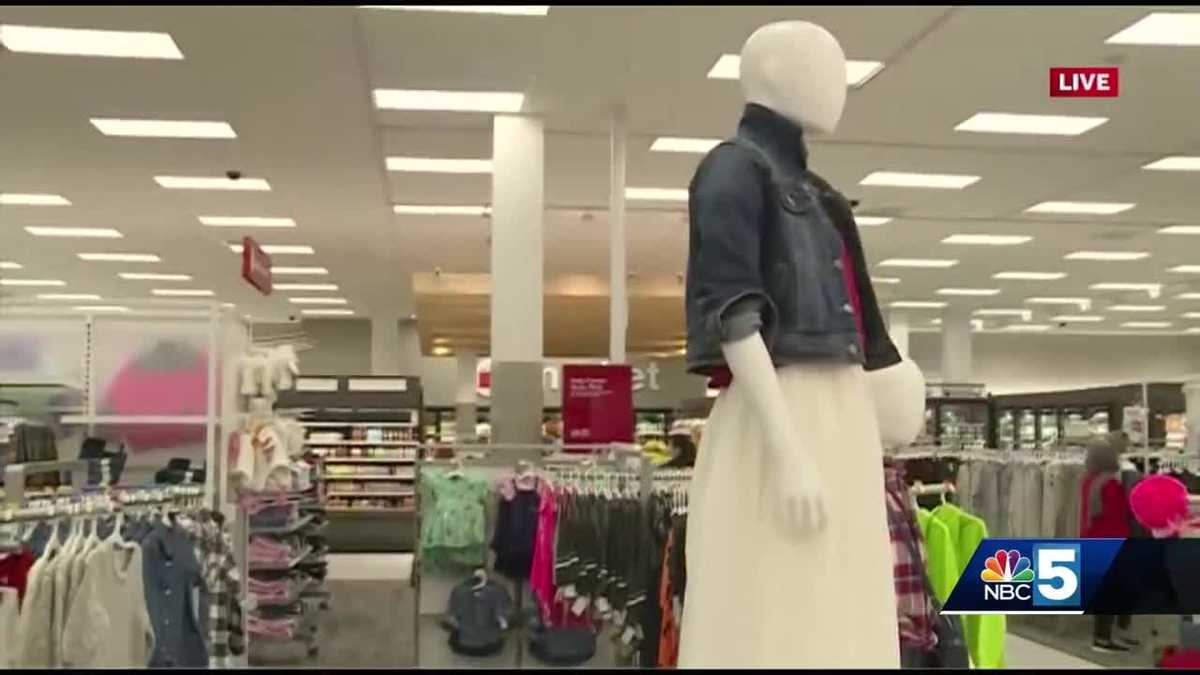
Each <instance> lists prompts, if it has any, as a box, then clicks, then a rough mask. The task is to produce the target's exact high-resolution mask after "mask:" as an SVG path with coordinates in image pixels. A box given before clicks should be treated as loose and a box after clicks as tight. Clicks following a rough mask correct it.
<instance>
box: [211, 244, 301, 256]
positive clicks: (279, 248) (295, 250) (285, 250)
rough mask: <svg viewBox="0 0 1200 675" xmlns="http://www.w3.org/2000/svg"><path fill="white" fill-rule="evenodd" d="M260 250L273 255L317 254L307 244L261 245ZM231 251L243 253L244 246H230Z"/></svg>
mask: <svg viewBox="0 0 1200 675" xmlns="http://www.w3.org/2000/svg"><path fill="white" fill-rule="evenodd" d="M259 248H261V249H262V250H263V253H269V254H271V255H313V254H315V253H316V251H314V250H313V247H311V246H307V245H305V244H260V245H259ZM229 250H231V251H233V252H234V253H241V252H242V245H241V244H230V245H229Z"/></svg>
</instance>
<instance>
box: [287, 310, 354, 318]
mask: <svg viewBox="0 0 1200 675" xmlns="http://www.w3.org/2000/svg"><path fill="white" fill-rule="evenodd" d="M300 313H301V314H303V315H304V316H354V310H352V309H302V310H300Z"/></svg>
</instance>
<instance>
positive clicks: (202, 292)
mask: <svg viewBox="0 0 1200 675" xmlns="http://www.w3.org/2000/svg"><path fill="white" fill-rule="evenodd" d="M150 292H151V293H153V294H154V295H158V296H161V297H164V298H172V297H175V298H208V297H212V295H213V292H212V291H210V290H206V289H201V288H156V289H154V290H152V291H150Z"/></svg>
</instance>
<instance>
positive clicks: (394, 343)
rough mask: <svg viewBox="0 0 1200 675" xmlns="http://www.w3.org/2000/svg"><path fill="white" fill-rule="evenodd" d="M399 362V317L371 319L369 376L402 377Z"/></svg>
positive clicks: (385, 316) (388, 316)
mask: <svg viewBox="0 0 1200 675" xmlns="http://www.w3.org/2000/svg"><path fill="white" fill-rule="evenodd" d="M401 361H402V359H401V352H400V317H398V316H396V315H395V314H382V315H376V316H373V317H371V374H372V375H403V374H404V373H402V372H401Z"/></svg>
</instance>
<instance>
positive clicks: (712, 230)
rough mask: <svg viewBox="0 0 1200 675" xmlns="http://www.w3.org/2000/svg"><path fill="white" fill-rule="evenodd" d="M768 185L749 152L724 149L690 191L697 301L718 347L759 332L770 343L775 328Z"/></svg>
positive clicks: (700, 173) (704, 167) (698, 174)
mask: <svg viewBox="0 0 1200 675" xmlns="http://www.w3.org/2000/svg"><path fill="white" fill-rule="evenodd" d="M766 180H767V178H766V176H764V169H763V168H762V167H760V166H759V165H758V164H757V163H756V161H755V160H754V158H753V157H752V156H751V155H750V153H749V151H747V150H745V149H743V148H740V147H737V146H733V145H724V146H720V147H718V148H716V149H715V150H714V151H713V152H712V153H710V154H709V155H708V157H706V158H705V160H704V163H703V165H702V166H701V167H700V169H699V170H698V171H697V172H696V179H695V180H694V181H693V183H692V186H691V195H690V208H691V215H692V218H691V221H692V235H693V236H694V237H696V238H697V239H698V242H699V245H698V246H697V247H696V253H697V260H696V264H695V274H696V281H697V283H698V285H699V288H700V293H699V294H698V295H697V298H698V299H699V301H700V311H701V313H702V315H703V317H704V329H705V331H706V332H708V333H709V335H710V338H715V339H717V340H718V341H719V342H730V341H733V340H739V339H742V338H744V337H747V336H749V335H752V334H754V333H755V332H758V331H763V332H764V333H765V334H766V335H764V338H766V337H767V336H769V335H770V332H771V328H772V327H773V325H774V317H775V306H774V303H773V302H772V301H771V298H770V297H769V296H768V295H767V292H766V286H765V284H764V282H763V277H762V265H761V258H760V256H761V248H762V240H763V237H762V234H763V224H764V221H765V219H766V217H767V216H768V214H767V213H766V212H765V210H766V209H767V208H768V207H769V205H768V204H767V203H766V193H765V190H764V185H766V182H765V181H766Z"/></svg>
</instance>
